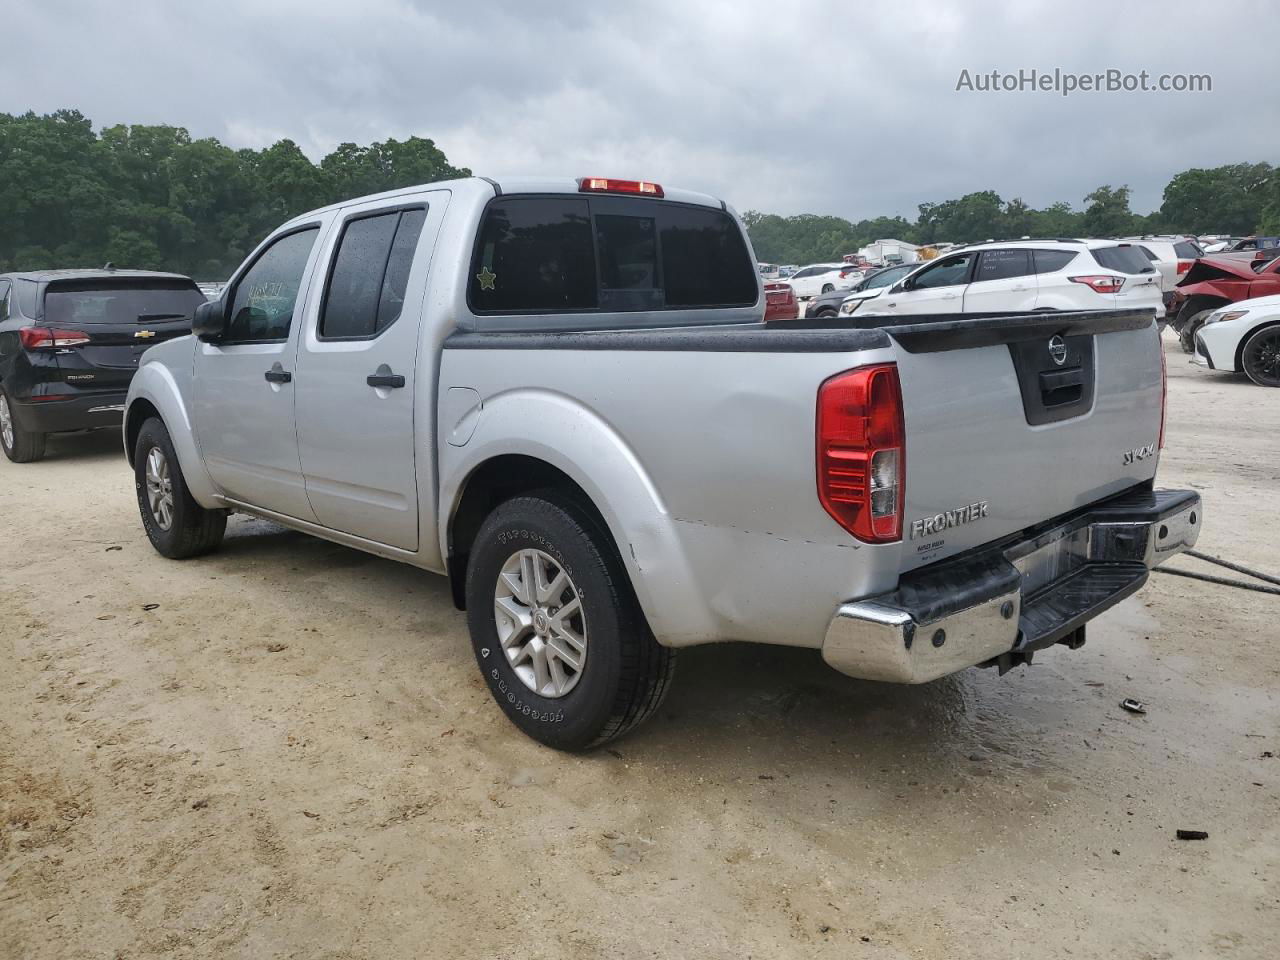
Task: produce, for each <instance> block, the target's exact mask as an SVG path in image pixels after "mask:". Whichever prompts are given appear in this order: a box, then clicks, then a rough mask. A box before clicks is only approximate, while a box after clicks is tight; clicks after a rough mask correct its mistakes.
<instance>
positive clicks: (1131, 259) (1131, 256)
mask: <svg viewBox="0 0 1280 960" xmlns="http://www.w3.org/2000/svg"><path fill="white" fill-rule="evenodd" d="M1093 259H1095V260H1097V261H1098V265H1099V266H1101V267H1105V268H1106V269H1108V270H1119V271H1120V272H1121V273H1151V272H1152V271H1153V270H1155V267H1153V266H1151V261H1149V260H1148V259H1147V258H1146V257H1144V256H1143V255H1142V251H1141V250H1139V249H1138V248H1137V247H1099V248H1098V249H1097V250H1094V251H1093Z"/></svg>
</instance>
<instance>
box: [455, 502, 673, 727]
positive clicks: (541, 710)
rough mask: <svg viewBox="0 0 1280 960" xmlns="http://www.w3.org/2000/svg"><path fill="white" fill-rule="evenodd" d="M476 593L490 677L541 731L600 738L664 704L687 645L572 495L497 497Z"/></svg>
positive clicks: (480, 651)
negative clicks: (640, 591)
mask: <svg viewBox="0 0 1280 960" xmlns="http://www.w3.org/2000/svg"><path fill="white" fill-rule="evenodd" d="M466 593H467V624H468V627H469V629H470V632H471V644H472V647H473V648H474V650H475V655H476V663H477V664H479V666H480V670H481V672H482V673H483V674H484V679H485V683H487V684H488V685H489V691H490V693H492V694H493V697H494V699H495V700H497V701H498V705H499V706H500V707H501V708H502V710H503V712H504V713H506V715H507V717H508V719H510V720H511V722H512V723H514V724H515V725H516V726H517V727H519V728H520V729H521V730H523V731H524V732H525V733H526V734H528V735H529V736H530V737H532V738H533V739H534V740H537V741H538V742H539V743H542V744H545V745H546V746H549V747H554V748H556V749H558V750H585V749H588V748H590V747H594V746H598V745H600V744H602V743H606V742H608V741H610V740H613V739H616V738H617V737H620V736H622V735H623V734H625V733H627V732H629V731H630V730H631V729H633V728H634V727H636V726H637V725H638V724H640V723H641V722H643V721H644V720H645V719H647V718H648V717H649V716H650V715H651V714H653V713H654V712H655V711H656V710H657V709H658V707H659V706H660V705H661V703H662V700H663V698H664V697H665V695H666V692H667V688H668V686H669V685H670V680H671V675H672V671H673V668H674V665H675V654H674V652H673V651H672V650H670V649H668V648H666V647H663V646H661V645H660V644H659V643H658V642H657V640H656V639H654V636H653V633H652V632H651V631H650V630H649V625H648V623H647V622H646V621H645V618H644V614H643V613H642V612H641V610H640V605H639V603H638V602H637V601H636V598H635V594H634V593H633V591H632V589H631V584H630V582H629V581H628V579H627V574H626V570H625V568H624V567H623V565H622V561H621V559H619V557H618V555H617V551H616V550H615V549H614V546H613V542H612V539H611V538H610V537H609V534H608V532H607V531H606V530H605V529H604V528H603V527H602V525H601V524H600V523H599V521H598V520H597V519H595V517H594V516H593V515H592V514H591V513H590V512H589V511H588V510H586V509H584V508H583V507H582V506H581V505H579V504H578V503H576V502H575V501H574V500H572V499H571V498H569V497H565V496H562V495H560V494H559V493H557V492H547V493H545V494H542V495H531V496H522V497H517V498H515V499H512V500H508V501H507V502H506V503H503V504H501V505H500V506H499V507H497V508H496V509H495V510H494V511H493V513H491V514H490V515H489V517H488V518H487V519H486V520H485V522H484V524H483V525H482V526H481V528H480V531H479V533H478V534H477V535H476V539H475V542H474V544H473V545H472V548H471V555H470V558H469V561H468V564H467V581H466Z"/></svg>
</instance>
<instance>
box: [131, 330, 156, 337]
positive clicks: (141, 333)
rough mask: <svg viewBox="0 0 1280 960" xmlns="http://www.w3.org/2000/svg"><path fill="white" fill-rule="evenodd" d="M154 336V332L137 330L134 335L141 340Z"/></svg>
mask: <svg viewBox="0 0 1280 960" xmlns="http://www.w3.org/2000/svg"><path fill="white" fill-rule="evenodd" d="M155 335H156V332H155V331H154V330H139V331H138V332H137V333H135V334H134V336H135V337H143V338H146V337H154V336H155Z"/></svg>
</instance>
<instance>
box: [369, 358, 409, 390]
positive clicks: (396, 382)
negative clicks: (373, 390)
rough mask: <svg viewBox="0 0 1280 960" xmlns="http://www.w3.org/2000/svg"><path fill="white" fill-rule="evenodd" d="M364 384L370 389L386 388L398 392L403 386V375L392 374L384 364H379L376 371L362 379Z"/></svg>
mask: <svg viewBox="0 0 1280 960" xmlns="http://www.w3.org/2000/svg"><path fill="white" fill-rule="evenodd" d="M364 382H365V383H367V384H368V385H369V386H371V387H387V388H389V389H391V390H399V389H400V388H401V387H403V386H404V375H403V374H399V373H392V372H391V368H390V367H389V366H387V365H386V364H385V363H380V364H378V369H377V370H375V371H374V372H373V373H371V374H369V376H367V377H365V378H364Z"/></svg>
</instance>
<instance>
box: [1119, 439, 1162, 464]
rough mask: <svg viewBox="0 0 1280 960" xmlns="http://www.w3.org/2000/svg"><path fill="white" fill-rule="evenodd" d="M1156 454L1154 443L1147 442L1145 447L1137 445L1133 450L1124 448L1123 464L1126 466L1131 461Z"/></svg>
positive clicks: (1134, 461) (1144, 458)
mask: <svg viewBox="0 0 1280 960" xmlns="http://www.w3.org/2000/svg"><path fill="white" fill-rule="evenodd" d="M1155 455H1156V445H1155V444H1154V443H1148V444H1147V445H1146V446H1145V447H1137V448H1136V449H1134V450H1126V451H1125V452H1124V465H1125V466H1126V467H1127V466H1129V464H1131V463H1139V462H1141V461H1143V460H1146V459H1147V458H1148V457H1154V456H1155Z"/></svg>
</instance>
